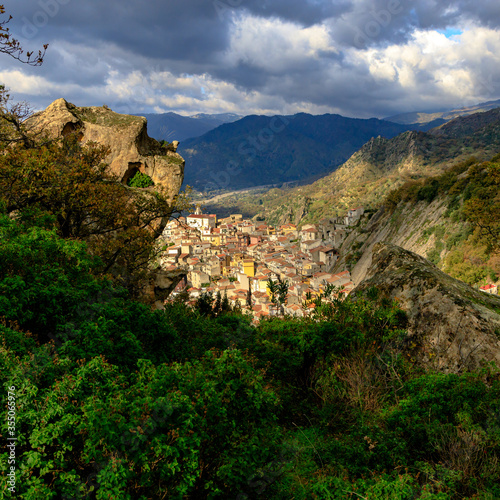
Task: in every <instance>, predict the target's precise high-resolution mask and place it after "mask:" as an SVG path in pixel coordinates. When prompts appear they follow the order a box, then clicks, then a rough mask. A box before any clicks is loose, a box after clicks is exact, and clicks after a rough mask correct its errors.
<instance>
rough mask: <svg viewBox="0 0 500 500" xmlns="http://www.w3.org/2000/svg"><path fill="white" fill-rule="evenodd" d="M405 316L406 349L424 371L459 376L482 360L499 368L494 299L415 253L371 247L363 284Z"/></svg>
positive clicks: (498, 302)
mask: <svg viewBox="0 0 500 500" xmlns="http://www.w3.org/2000/svg"><path fill="white" fill-rule="evenodd" d="M371 287H376V288H377V290H378V291H379V297H380V298H388V299H391V300H393V299H396V300H397V301H398V302H399V305H400V307H401V308H402V309H403V310H405V311H406V312H407V314H408V322H409V324H408V334H409V337H408V343H407V344H408V350H409V353H410V354H411V356H412V357H413V358H414V359H415V360H417V361H418V362H420V363H423V364H425V365H426V366H428V367H434V368H435V369H437V370H440V371H443V372H453V373H459V372H462V371H466V370H469V369H475V368H478V367H480V366H482V365H484V364H485V363H487V362H494V363H495V364H496V365H497V366H499V367H500V297H498V296H494V295H489V294H486V293H484V292H480V291H478V290H475V289H474V288H472V287H470V286H468V285H466V284H465V283H462V282H461V281H458V280H456V279H454V278H451V277H450V276H448V275H447V274H445V273H443V272H442V271H440V270H439V269H438V268H437V267H435V266H434V265H433V264H432V263H431V262H429V261H428V260H426V259H424V258H423V257H420V256H419V255H417V254H415V253H413V252H410V251H408V250H404V249H402V248H400V247H397V246H394V245H388V244H385V243H377V244H376V245H375V246H374V247H373V258H372V264H371V266H370V267H369V268H368V271H367V274H366V278H365V280H364V281H363V282H362V283H361V284H360V285H359V286H358V287H357V288H356V289H355V290H354V292H353V295H354V297H356V296H360V295H361V296H362V295H363V294H364V293H365V292H366V291H367V290H368V289H370V288H371Z"/></svg>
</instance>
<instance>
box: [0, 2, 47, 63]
mask: <svg viewBox="0 0 500 500" xmlns="http://www.w3.org/2000/svg"><path fill="white" fill-rule="evenodd" d="M4 14H5V7H4V6H3V5H0V15H4ZM11 19H12V16H9V18H8V19H6V20H4V21H1V22H0V53H2V54H8V55H9V56H11V57H13V58H14V59H17V60H18V61H21V62H22V63H24V64H29V65H30V66H40V65H42V64H43V58H44V57H45V52H46V50H47V48H48V46H49V45H48V44H45V45H44V46H43V50H39V51H38V54H35V53H34V52H33V51H32V52H26V54H25V53H24V49H23V48H22V46H21V43H20V42H19V40H17V39H16V38H14V37H13V36H12V34H11V33H10V30H9V28H8V27H7V24H8V23H9V22H10V20H11Z"/></svg>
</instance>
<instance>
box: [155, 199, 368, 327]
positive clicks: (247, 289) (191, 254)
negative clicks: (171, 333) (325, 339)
mask: <svg viewBox="0 0 500 500" xmlns="http://www.w3.org/2000/svg"><path fill="white" fill-rule="evenodd" d="M363 216H365V217H366V214H365V211H364V209H363V207H359V208H356V209H351V210H349V211H348V212H347V214H345V216H343V217H337V218H333V219H324V220H322V221H320V222H319V223H318V224H314V225H313V224H309V225H306V226H304V227H302V228H301V229H300V230H299V229H298V228H297V226H295V225H294V224H284V225H281V226H279V227H274V226H271V225H267V224H265V223H262V222H254V221H251V220H246V219H244V218H243V216H242V215H241V214H233V215H231V216H229V217H227V218H224V219H220V220H218V219H217V216H216V215H215V214H201V213H196V214H192V215H188V216H187V217H179V218H178V219H173V220H171V221H170V222H169V223H168V225H167V227H166V228H165V231H164V233H163V238H162V244H163V245H164V246H163V252H162V256H161V261H160V262H161V265H162V268H163V269H166V270H170V269H172V270H173V269H179V268H182V269H185V270H186V277H185V279H183V280H182V281H181V282H180V283H179V284H178V286H177V287H176V289H175V290H174V292H173V293H172V295H171V297H170V300H175V299H176V297H178V296H179V294H181V293H184V294H186V292H187V294H188V301H190V302H192V303H194V302H195V301H196V300H197V299H198V298H199V297H200V296H201V295H202V294H204V293H211V294H212V295H213V296H216V295H217V294H218V293H220V295H221V296H222V297H224V296H225V297H227V299H228V301H229V303H230V304H231V305H232V306H237V307H238V306H239V307H241V309H243V310H247V311H249V312H251V314H252V315H253V317H254V318H255V319H256V320H258V319H260V318H261V317H263V316H268V315H276V314H279V313H284V314H290V315H293V316H298V317H302V316H305V315H308V314H310V312H311V310H313V309H314V307H315V304H314V299H315V298H317V297H318V296H319V295H320V294H324V292H325V289H326V288H327V287H328V289H332V287H335V295H336V296H339V295H340V296H342V297H345V296H347V295H348V294H349V293H350V292H351V290H352V289H353V288H354V283H353V282H352V281H351V276H350V272H349V270H348V269H343V270H341V271H340V272H336V273H333V272H332V269H333V268H334V267H335V264H336V262H337V260H338V258H339V250H338V249H339V248H340V246H341V244H342V242H343V241H344V239H345V238H346V237H347V235H348V234H349V232H350V231H351V230H352V228H353V227H354V226H355V225H356V224H358V223H359V221H360V219H361V218H362V217H363ZM269 279H271V280H272V281H280V282H283V283H286V284H287V285H288V293H287V295H286V301H285V303H284V304H282V305H281V306H280V307H279V308H278V307H277V305H276V304H275V303H274V304H273V302H272V297H271V293H270V290H269V287H268V281H269Z"/></svg>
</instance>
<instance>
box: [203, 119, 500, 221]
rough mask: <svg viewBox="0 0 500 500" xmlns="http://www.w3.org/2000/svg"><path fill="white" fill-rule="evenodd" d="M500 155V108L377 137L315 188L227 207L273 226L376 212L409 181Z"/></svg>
mask: <svg viewBox="0 0 500 500" xmlns="http://www.w3.org/2000/svg"><path fill="white" fill-rule="evenodd" d="M499 152H500V109H493V110H491V111H488V112H485V113H477V114H475V115H470V116H465V117H460V118H455V119H454V120H452V121H450V122H449V123H446V124H444V125H442V126H440V127H438V128H435V129H433V130H431V131H429V132H417V131H406V132H403V133H402V134H400V135H398V136H397V137H394V138H391V139H386V138H383V137H377V138H372V139H370V140H369V141H368V142H367V143H366V144H365V145H364V146H363V147H362V148H361V149H359V150H358V151H357V152H356V153H354V154H353V155H352V156H351V157H350V158H349V160H348V161H347V162H345V163H344V164H343V165H342V166H340V167H339V168H338V169H337V170H336V171H335V172H333V173H331V174H329V175H327V176H325V177H323V178H321V179H319V180H317V181H316V182H314V183H312V184H309V185H305V186H301V187H297V188H294V189H287V190H284V189H272V190H270V191H268V192H267V193H260V194H259V196H258V199H257V200H255V199H254V200H253V199H252V198H251V196H239V197H234V198H233V200H231V199H229V198H226V199H225V200H224V204H225V207H224V208H225V209H226V210H230V211H232V212H234V213H242V212H243V213H245V214H247V215H250V216H253V215H256V216H258V217H259V218H260V219H261V220H264V219H265V220H266V221H268V222H270V223H273V224H281V223H284V222H288V221H291V222H293V223H309V222H317V221H319V220H320V219H322V218H324V217H331V216H333V215H336V214H341V213H343V212H345V211H346V210H347V209H348V208H351V207H354V206H359V205H361V204H362V205H364V206H372V207H373V208H375V207H377V206H378V205H379V204H380V202H381V201H382V200H383V199H384V197H385V196H386V195H387V193H388V191H389V190H391V189H394V188H396V187H398V186H400V185H401V184H402V183H404V182H406V181H409V180H416V179H420V178H425V177H429V176H432V175H438V174H440V173H441V172H443V171H444V170H445V169H446V168H448V167H449V166H451V165H453V164H455V163H457V162H459V161H463V160H466V159H468V158H470V157H471V156H475V157H476V158H477V159H478V160H486V159H489V158H492V157H493V156H495V155H496V154H498V153H499ZM221 209H222V207H221ZM210 210H212V211H217V210H219V207H217V206H216V205H212V206H210Z"/></svg>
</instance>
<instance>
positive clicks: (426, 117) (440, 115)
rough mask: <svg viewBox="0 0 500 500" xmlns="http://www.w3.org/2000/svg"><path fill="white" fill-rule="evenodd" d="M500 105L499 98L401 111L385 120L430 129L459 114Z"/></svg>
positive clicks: (467, 113) (468, 113)
mask: <svg viewBox="0 0 500 500" xmlns="http://www.w3.org/2000/svg"><path fill="white" fill-rule="evenodd" d="M498 107H500V99H498V100H496V101H488V102H482V103H480V104H475V105H474V106H468V107H464V108H458V109H451V110H446V111H423V112H412V113H403V114H400V115H395V116H389V117H387V118H385V120H387V121H390V122H394V123H400V124H402V125H415V124H419V125H421V126H422V127H423V129H425V128H426V129H431V128H434V127H438V126H439V125H442V124H443V123H446V122H448V121H450V120H453V119H454V118H458V117H459V116H468V115H472V114H475V113H482V112H485V111H490V110H491V109H495V108H498Z"/></svg>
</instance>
